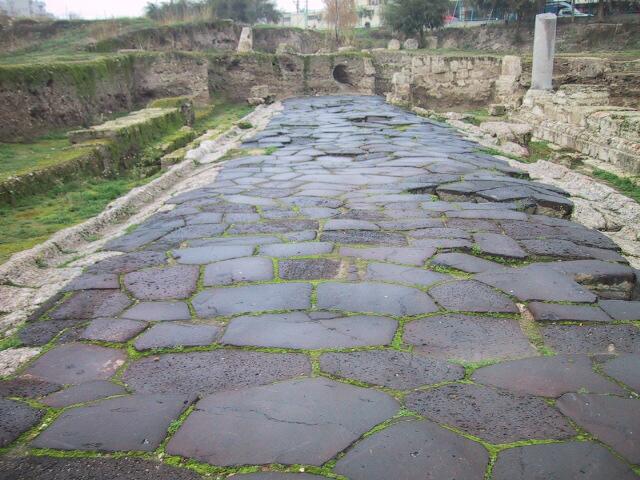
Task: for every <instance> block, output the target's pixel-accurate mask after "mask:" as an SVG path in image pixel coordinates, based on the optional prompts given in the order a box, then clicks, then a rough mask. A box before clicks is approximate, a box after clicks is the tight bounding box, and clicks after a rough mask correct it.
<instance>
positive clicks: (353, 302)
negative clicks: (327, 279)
mask: <svg viewBox="0 0 640 480" xmlns="http://www.w3.org/2000/svg"><path fill="white" fill-rule="evenodd" d="M318 307H319V308H326V309H332V310H344V311H347V312H374V313H382V314H385V313H386V314H390V315H398V316H407V315H419V314H422V313H433V312H436V311H438V307H437V306H436V305H435V303H434V302H433V300H431V298H430V297H429V296H428V295H427V294H426V293H424V292H421V291H420V290H418V289H415V288H411V287H404V286H400V285H389V284H384V283H373V282H362V283H333V282H332V283H323V284H321V285H319V286H318Z"/></svg>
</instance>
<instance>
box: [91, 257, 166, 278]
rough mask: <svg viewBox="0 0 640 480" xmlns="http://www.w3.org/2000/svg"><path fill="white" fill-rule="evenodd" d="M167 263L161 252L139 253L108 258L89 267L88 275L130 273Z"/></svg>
mask: <svg viewBox="0 0 640 480" xmlns="http://www.w3.org/2000/svg"><path fill="white" fill-rule="evenodd" d="M166 262H167V257H166V255H165V254H164V253H160V252H137V253H127V254H124V255H118V256H115V257H111V258H107V259H106V260H102V261H100V262H98V263H96V264H94V265H90V266H88V267H87V272H88V273H118V274H120V273H129V272H134V271H136V270H140V269H142V268H147V267H154V266H156V265H162V264H164V263H166Z"/></svg>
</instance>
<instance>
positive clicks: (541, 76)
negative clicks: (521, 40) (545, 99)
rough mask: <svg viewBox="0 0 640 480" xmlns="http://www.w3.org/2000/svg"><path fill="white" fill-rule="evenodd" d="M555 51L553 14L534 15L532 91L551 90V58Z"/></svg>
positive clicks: (554, 20) (554, 18) (554, 19)
mask: <svg viewBox="0 0 640 480" xmlns="http://www.w3.org/2000/svg"><path fill="white" fill-rule="evenodd" d="M555 49H556V16H555V15H554V14H553V13H542V14H540V15H536V32H535V37H534V40H533V72H532V74H531V89H532V90H551V89H552V78H553V57H554V54H555Z"/></svg>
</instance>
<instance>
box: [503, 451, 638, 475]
mask: <svg viewBox="0 0 640 480" xmlns="http://www.w3.org/2000/svg"><path fill="white" fill-rule="evenodd" d="M492 478H493V480H542V479H549V480H551V479H558V480H561V479H567V480H568V479H581V480H612V479H614V478H615V479H616V480H634V479H637V478H638V477H637V476H636V475H635V474H634V473H633V471H632V470H631V468H629V466H627V465H625V464H624V463H623V462H621V461H620V460H618V459H617V458H616V457H615V456H614V455H613V454H612V453H611V452H609V450H607V449H606V448H604V447H603V446H602V445H599V444H597V443H593V442H566V443H552V444H548V445H525V446H523V447H517V448H510V449H508V450H505V451H503V452H500V454H499V455H498V460H497V461H496V464H495V466H494V467H493V477H492Z"/></svg>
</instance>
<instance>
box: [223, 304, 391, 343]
mask: <svg viewBox="0 0 640 480" xmlns="http://www.w3.org/2000/svg"><path fill="white" fill-rule="evenodd" d="M335 317H337V316H336V315H333V316H329V318H312V317H310V316H309V315H308V314H306V313H303V312H293V313H283V314H273V315H260V316H256V317H249V316H247V317H238V318H234V319H233V320H232V321H231V323H230V324H229V326H228V327H227V331H226V332H225V334H224V336H223V337H222V342H223V343H227V344H230V345H243V346H257V347H280V348H301V349H317V348H349V347H363V346H370V345H388V344H389V343H391V341H392V340H393V336H394V334H395V331H396V328H397V327H398V324H397V322H396V321H395V320H392V319H390V318H384V317H369V316H361V315H356V316H351V317H343V318H341V317H338V318H335Z"/></svg>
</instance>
